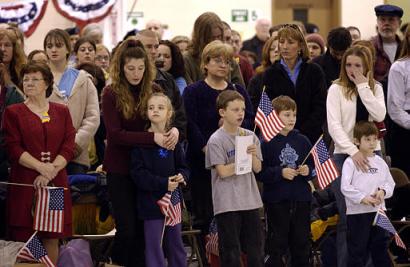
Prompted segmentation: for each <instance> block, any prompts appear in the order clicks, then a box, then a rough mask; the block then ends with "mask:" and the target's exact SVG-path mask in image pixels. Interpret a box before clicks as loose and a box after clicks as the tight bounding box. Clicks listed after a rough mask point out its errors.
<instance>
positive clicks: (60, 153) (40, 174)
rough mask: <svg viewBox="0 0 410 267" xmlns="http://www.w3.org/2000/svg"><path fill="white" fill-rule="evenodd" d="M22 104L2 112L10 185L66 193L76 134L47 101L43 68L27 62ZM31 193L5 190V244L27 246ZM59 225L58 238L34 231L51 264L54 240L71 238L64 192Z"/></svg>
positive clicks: (63, 111)
mask: <svg viewBox="0 0 410 267" xmlns="http://www.w3.org/2000/svg"><path fill="white" fill-rule="evenodd" d="M21 76H22V77H23V90H24V94H25V95H26V97H27V99H26V101H25V102H24V103H20V104H15V105H11V106H9V107H7V108H6V110H5V111H4V118H3V131H4V138H5V144H6V148H7V152H8V155H9V161H10V166H11V168H10V178H9V181H10V182H12V183H19V184H31V185H34V187H36V188H38V187H43V186H47V185H53V186H57V187H65V188H68V179H67V173H66V171H65V166H66V164H67V162H69V161H70V160H71V159H72V158H73V156H74V147H75V145H74V138H75V129H74V127H73V123H72V121H71V116H70V112H69V110H68V108H67V107H66V106H64V105H60V104H56V103H52V102H49V101H48V100H47V96H49V95H50V94H51V91H52V88H53V74H52V73H51V71H50V68H49V67H48V66H47V65H45V64H44V63H30V64H28V65H25V66H24V67H23V69H22V71H21ZM34 192H35V190H34V188H33V187H30V186H16V185H10V186H9V187H8V192H7V194H8V195H7V227H8V238H9V240H14V241H20V242H27V240H28V239H29V238H30V236H31V235H32V234H33V233H34V230H33V216H32V205H33V199H34ZM63 217H64V224H63V227H62V228H63V229H62V232H61V233H51V232H42V231H39V232H38V237H39V238H40V239H41V240H42V242H43V245H44V247H45V249H46V250H47V254H48V256H49V257H50V259H51V260H52V261H53V263H54V264H56V263H57V258H58V238H63V237H68V236H71V232H72V231H71V228H72V225H71V196H70V191H69V190H66V191H65V192H64V215H63Z"/></svg>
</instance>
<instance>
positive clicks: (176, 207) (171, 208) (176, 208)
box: [157, 188, 181, 226]
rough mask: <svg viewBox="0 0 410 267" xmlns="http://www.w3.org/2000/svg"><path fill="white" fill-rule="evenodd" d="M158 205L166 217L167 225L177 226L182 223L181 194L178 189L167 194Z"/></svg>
mask: <svg viewBox="0 0 410 267" xmlns="http://www.w3.org/2000/svg"><path fill="white" fill-rule="evenodd" d="M157 204H158V206H159V208H160V210H161V212H162V214H164V215H165V225H169V226H175V225H177V224H178V223H181V193H180V192H179V189H178V188H177V189H176V190H174V191H173V192H168V193H166V194H165V195H164V196H163V197H162V198H161V199H160V200H158V201H157Z"/></svg>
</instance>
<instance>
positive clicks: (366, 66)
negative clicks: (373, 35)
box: [334, 45, 375, 100]
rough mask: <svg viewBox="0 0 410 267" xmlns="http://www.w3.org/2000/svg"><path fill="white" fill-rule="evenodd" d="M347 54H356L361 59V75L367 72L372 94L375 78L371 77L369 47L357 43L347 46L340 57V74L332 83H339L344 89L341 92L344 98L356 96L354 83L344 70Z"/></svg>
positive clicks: (371, 66) (371, 63)
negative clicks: (356, 44)
mask: <svg viewBox="0 0 410 267" xmlns="http://www.w3.org/2000/svg"><path fill="white" fill-rule="evenodd" d="M348 56H357V57H359V58H360V59H361V60H362V65H363V72H364V73H363V75H364V76H366V75H367V73H368V75H369V86H370V89H371V90H372V92H373V94H374V93H375V89H374V87H375V80H374V78H373V62H372V54H371V51H370V49H369V48H367V47H365V46H362V45H358V46H353V47H351V48H349V49H348V50H347V51H346V52H345V53H344V54H343V58H342V63H341V65H340V76H339V79H337V80H336V81H334V83H336V84H339V85H340V86H342V87H343V89H344V91H343V94H344V96H345V97H346V99H349V100H351V99H352V96H357V95H358V94H359V93H358V91H357V87H356V84H354V82H352V81H351V80H350V79H349V76H348V75H347V72H346V60H347V57H348Z"/></svg>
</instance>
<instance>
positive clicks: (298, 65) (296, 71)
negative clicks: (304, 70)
mask: <svg viewBox="0 0 410 267" xmlns="http://www.w3.org/2000/svg"><path fill="white" fill-rule="evenodd" d="M302 62H303V61H302V59H301V58H298V60H297V61H296V64H295V69H294V71H293V73H292V71H291V70H290V69H289V67H288V65H286V63H285V61H284V60H283V59H282V58H281V59H280V64H281V65H282V66H283V68H284V69H285V70H286V73H287V74H288V76H289V79H290V80H291V81H292V83H293V85H294V86H296V80H297V79H298V76H299V72H300V68H301V65H302Z"/></svg>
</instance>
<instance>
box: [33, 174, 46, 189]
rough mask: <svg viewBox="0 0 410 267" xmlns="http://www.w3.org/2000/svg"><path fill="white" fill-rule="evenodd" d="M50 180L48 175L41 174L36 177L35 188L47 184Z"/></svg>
mask: <svg viewBox="0 0 410 267" xmlns="http://www.w3.org/2000/svg"><path fill="white" fill-rule="evenodd" d="M49 182H50V180H48V179H47V178H46V177H44V176H42V175H39V176H37V177H36V179H35V180H34V182H33V185H34V188H36V189H37V188H39V187H44V186H47V185H48V183H49Z"/></svg>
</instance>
